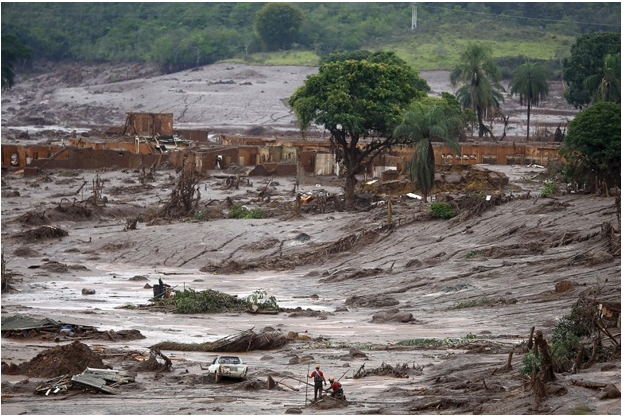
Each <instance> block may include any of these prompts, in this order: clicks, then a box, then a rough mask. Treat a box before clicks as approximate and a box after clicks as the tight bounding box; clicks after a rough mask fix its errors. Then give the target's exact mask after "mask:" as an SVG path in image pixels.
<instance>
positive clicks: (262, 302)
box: [246, 290, 279, 309]
mask: <svg viewBox="0 0 625 416" xmlns="http://www.w3.org/2000/svg"><path fill="white" fill-rule="evenodd" d="M246 300H247V302H248V303H249V304H250V305H257V306H258V307H259V308H261V309H279V306H278V302H277V301H276V298H275V296H267V292H266V291H265V290H255V291H254V293H252V294H251V295H249V296H248V297H247V298H246Z"/></svg>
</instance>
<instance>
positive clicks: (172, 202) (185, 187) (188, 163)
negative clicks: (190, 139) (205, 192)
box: [158, 158, 200, 218]
mask: <svg viewBox="0 0 625 416" xmlns="http://www.w3.org/2000/svg"><path fill="white" fill-rule="evenodd" d="M192 162H193V161H192V160H191V159H188V158H187V159H186V160H185V162H184V163H183V166H182V169H181V170H180V173H179V174H178V181H177V182H176V185H175V186H174V189H173V190H172V191H171V195H170V197H169V200H168V201H167V203H166V204H165V206H164V207H163V208H161V210H160V211H159V214H158V216H159V217H165V218H181V217H187V216H190V215H191V214H192V213H193V211H195V210H196V209H197V207H198V203H199V202H200V189H199V188H198V187H197V184H198V182H199V180H200V178H199V176H198V174H197V173H196V172H195V167H194V166H193V163H192Z"/></svg>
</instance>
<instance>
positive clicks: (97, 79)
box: [2, 63, 577, 142]
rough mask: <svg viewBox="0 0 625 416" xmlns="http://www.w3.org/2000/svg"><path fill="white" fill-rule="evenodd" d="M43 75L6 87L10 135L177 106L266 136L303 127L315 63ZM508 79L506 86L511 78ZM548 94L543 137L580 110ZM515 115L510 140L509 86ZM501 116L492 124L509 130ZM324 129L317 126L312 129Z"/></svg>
mask: <svg viewBox="0 0 625 416" xmlns="http://www.w3.org/2000/svg"><path fill="white" fill-rule="evenodd" d="M40 70H41V71H44V70H45V72H44V73H43V74H40V75H38V74H36V73H35V74H28V75H20V76H18V83H17V84H16V85H15V87H14V88H13V89H12V90H10V91H5V92H3V94H2V131H3V133H5V137H3V142H5V141H7V140H11V139H12V138H14V137H16V136H17V135H18V134H17V133H16V132H15V131H13V132H11V130H12V129H15V128H19V131H23V130H24V129H27V130H28V131H29V133H30V134H34V133H36V132H38V131H42V130H59V129H65V130H69V129H79V131H80V129H84V128H87V129H90V128H108V127H110V126H123V125H124V123H125V120H126V114H127V113H128V112H151V113H173V115H174V128H179V129H195V128H202V129H203V128H209V129H210V130H211V131H212V132H214V133H223V132H225V133H241V134H249V133H250V132H252V131H253V132H256V133H258V132H262V134H263V135H265V136H267V137H272V136H275V135H278V136H279V135H284V134H298V132H297V126H296V123H295V117H294V116H293V113H292V112H291V111H290V109H289V108H288V107H287V106H286V102H287V100H288V98H289V97H290V96H291V95H292V94H293V92H294V91H295V90H296V89H297V88H298V87H299V86H301V85H302V83H303V82H304V81H305V79H306V77H307V76H308V75H311V74H315V73H317V68H315V67H304V66H277V67H275V66H248V65H243V64H238V63H218V64H215V65H208V66H204V67H200V68H196V69H192V70H187V71H182V72H178V73H174V74H169V75H160V74H158V72H157V70H156V68H154V67H151V66H149V65H135V66H128V65H91V66H89V65H68V66H63V67H60V68H57V67H54V66H50V67H44V68H40ZM421 76H422V77H423V78H424V79H425V80H426V81H427V82H428V85H429V86H430V88H431V91H430V95H432V96H440V95H441V93H442V92H451V93H453V92H454V91H455V88H454V87H453V86H452V85H451V83H450V81H449V72H447V71H423V72H421ZM503 85H504V86H505V87H506V88H507V84H506V81H504V82H503ZM549 88H550V92H549V96H548V97H547V99H546V100H545V101H543V102H541V103H540V104H539V105H538V106H536V107H535V108H534V109H533V110H532V118H531V123H530V126H531V131H530V133H531V135H532V137H533V138H534V139H536V140H540V141H544V140H546V137H548V136H549V137H551V136H550V135H552V134H553V133H554V132H555V129H556V127H558V126H561V128H562V129H563V130H566V124H567V123H568V121H570V120H572V119H573V117H574V115H575V114H576V113H577V111H576V110H575V109H574V108H573V107H571V106H570V105H568V104H567V103H566V102H565V101H564V100H563V98H562V84H561V83H560V82H550V83H549ZM502 111H503V114H504V115H505V116H506V117H508V126H507V128H506V137H505V139H504V140H516V141H517V142H518V141H522V140H524V139H525V135H526V128H527V124H526V117H527V109H526V108H525V107H524V106H521V105H520V103H519V100H518V97H513V96H511V95H509V94H507V93H505V100H504V102H503V103H502ZM502 120H503V119H502V117H501V115H497V116H496V117H494V118H493V119H492V120H490V119H489V120H487V124H488V125H489V126H490V127H491V128H492V130H493V133H494V135H495V137H496V139H501V138H502V136H503V124H502ZM316 131H319V130H318V129H317V130H315V129H314V128H313V129H311V133H315V132H316Z"/></svg>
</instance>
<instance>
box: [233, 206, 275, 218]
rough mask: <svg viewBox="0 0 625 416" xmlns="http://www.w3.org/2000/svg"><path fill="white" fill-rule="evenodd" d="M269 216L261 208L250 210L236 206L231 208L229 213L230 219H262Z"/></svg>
mask: <svg viewBox="0 0 625 416" xmlns="http://www.w3.org/2000/svg"><path fill="white" fill-rule="evenodd" d="M266 216H267V214H266V213H265V211H263V210H262V209H260V208H252V209H248V208H247V207H245V206H243V205H238V204H235V205H233V206H232V207H230V211H229V212H228V218H235V219H261V218H265V217H266Z"/></svg>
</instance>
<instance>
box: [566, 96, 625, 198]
mask: <svg viewBox="0 0 625 416" xmlns="http://www.w3.org/2000/svg"><path fill="white" fill-rule="evenodd" d="M560 153H561V154H562V155H564V157H565V158H566V162H567V165H566V168H565V171H564V173H565V178H566V179H567V181H569V182H577V183H578V184H579V185H585V186H586V188H587V189H588V190H591V191H593V190H596V191H597V193H599V194H602V195H610V191H609V190H610V189H611V188H612V187H614V186H616V185H620V183H621V105H620V104H619V103H614V102H598V103H596V104H593V105H591V106H590V107H588V108H586V109H585V110H583V111H581V112H580V113H579V114H577V116H575V118H574V119H573V121H571V123H570V124H569V129H568V133H567V135H566V137H565V139H564V145H563V146H562V149H561V150H560Z"/></svg>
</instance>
